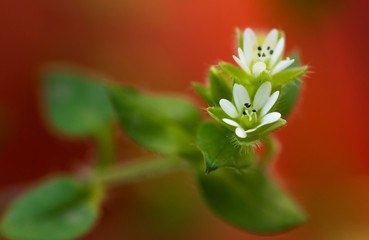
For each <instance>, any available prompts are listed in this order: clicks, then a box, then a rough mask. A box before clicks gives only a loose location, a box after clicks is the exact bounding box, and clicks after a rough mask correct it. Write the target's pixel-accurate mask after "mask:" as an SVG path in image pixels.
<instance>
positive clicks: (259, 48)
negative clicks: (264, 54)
mask: <svg viewBox="0 0 369 240" xmlns="http://www.w3.org/2000/svg"><path fill="white" fill-rule="evenodd" d="M258 50H259V51H261V46H259V47H258ZM268 50H269V49H268Z"/></svg>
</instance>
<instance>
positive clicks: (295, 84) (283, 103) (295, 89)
mask: <svg viewBox="0 0 369 240" xmlns="http://www.w3.org/2000/svg"><path fill="white" fill-rule="evenodd" d="M292 58H293V59H295V61H294V62H293V63H292V64H291V66H289V67H288V69H287V70H289V69H293V68H296V67H298V65H299V57H298V53H294V54H292ZM301 85H302V82H301V80H300V79H298V78H296V79H294V80H292V81H291V82H289V83H287V84H284V85H282V86H278V87H277V88H280V89H278V90H280V93H281V95H280V97H279V100H278V102H277V104H276V108H275V111H277V112H279V113H281V114H282V118H287V117H288V115H289V114H290V113H291V111H292V109H293V107H294V106H295V103H296V101H297V99H298V96H299V93H300V89H301Z"/></svg>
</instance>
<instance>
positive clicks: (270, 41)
mask: <svg viewBox="0 0 369 240" xmlns="http://www.w3.org/2000/svg"><path fill="white" fill-rule="evenodd" d="M284 47H285V38H284V35H283V33H282V32H281V31H278V30H276V29H273V30H271V31H270V32H269V33H268V34H266V35H263V34H258V35H257V34H255V33H254V32H253V31H252V30H251V29H250V28H247V29H246V30H245V31H244V32H243V34H242V35H240V36H239V47H238V56H233V59H234V60H235V62H236V63H237V64H238V66H239V68H237V67H236V66H233V65H232V64H229V63H220V64H219V68H220V70H218V69H217V68H212V69H211V70H210V73H211V74H210V86H209V87H208V88H207V87H203V86H199V85H194V87H195V89H196V90H197V91H198V92H199V94H200V95H201V96H202V97H203V98H204V99H205V100H206V101H207V102H208V103H209V105H211V107H209V108H208V109H207V110H208V112H209V114H210V115H211V116H212V117H213V118H214V119H215V120H217V121H218V122H219V123H220V124H222V125H224V126H225V127H227V128H228V129H230V130H231V131H233V132H234V133H235V136H236V137H237V139H238V141H239V142H240V143H246V144H252V143H254V142H255V141H257V140H258V139H260V137H262V136H263V135H265V134H268V133H269V132H271V131H273V130H275V129H277V128H279V127H281V126H283V125H284V124H285V123H286V121H285V120H284V119H282V117H285V116H283V115H282V114H281V111H280V108H283V106H281V105H283V102H284V101H281V100H280V98H281V97H283V94H286V93H284V92H283V91H284V88H283V86H284V85H285V84H289V83H291V82H292V81H294V80H296V79H298V78H299V77H301V76H302V75H303V74H304V73H305V72H306V71H307V66H303V67H298V66H297V63H296V62H295V61H296V60H295V59H290V58H289V57H287V58H284V57H283V54H284ZM230 80H231V81H230ZM279 102H282V104H279Z"/></svg>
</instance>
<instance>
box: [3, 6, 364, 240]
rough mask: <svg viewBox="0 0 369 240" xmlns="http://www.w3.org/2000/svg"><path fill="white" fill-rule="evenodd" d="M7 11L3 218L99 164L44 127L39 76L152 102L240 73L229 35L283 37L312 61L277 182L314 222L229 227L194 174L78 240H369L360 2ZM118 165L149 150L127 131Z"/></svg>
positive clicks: (134, 188) (151, 185)
mask: <svg viewBox="0 0 369 240" xmlns="http://www.w3.org/2000/svg"><path fill="white" fill-rule="evenodd" d="M0 2H1V8H0V29H1V33H0V73H1V80H0V81H1V85H0V161H1V165H0V208H2V209H3V208H4V207H5V206H6V204H7V203H8V202H9V199H12V196H15V195H17V194H18V193H19V192H20V191H22V189H24V188H25V187H26V186H28V185H29V184H32V183H34V182H37V180H39V179H42V178H45V177H47V176H49V175H50V174H51V173H55V172H65V171H77V170H78V169H81V168H83V167H84V166H86V165H87V164H88V163H89V162H90V161H91V159H92V157H93V156H94V153H95V150H94V144H93V143H92V142H91V140H89V139H66V138H64V137H61V136H58V135H57V134H55V133H53V131H51V130H50V127H49V126H48V124H47V120H45V119H44V117H43V111H42V108H41V106H42V102H41V98H40V75H39V73H40V70H41V69H42V67H43V66H45V64H48V63H52V62H65V63H70V64H73V65H76V66H79V67H82V68H87V69H91V70H93V71H97V72H100V73H103V74H105V75H107V76H109V77H111V78H112V79H114V81H116V82H121V83H129V84H131V85H134V86H137V87H140V88H143V89H146V90H148V91H152V92H160V93H169V92H170V93H176V94H178V95H182V96H187V97H188V98H191V99H193V101H195V102H197V103H198V104H199V106H200V107H205V104H204V103H203V102H202V101H201V99H200V98H199V97H198V96H197V95H196V94H195V92H194V91H193V90H192V89H191V87H190V83H191V82H193V81H197V82H203V81H205V78H206V76H207V70H208V68H209V66H211V65H213V64H216V63H217V62H218V61H219V60H224V61H230V62H232V54H234V53H235V51H236V48H235V46H236V40H235V34H234V29H235V27H240V28H245V27H252V28H255V29H260V30H269V29H270V28H273V27H277V28H281V29H283V30H284V31H285V33H286V35H287V51H292V50H294V49H299V50H300V51H301V57H302V62H303V63H305V64H309V66H310V73H309V74H308V77H306V78H305V81H304V87H303V91H302V96H301V98H300V100H299V103H298V108H297V109H296V110H295V111H294V112H293V114H292V115H291V116H290V118H289V119H288V127H286V128H283V129H281V130H279V131H277V133H276V135H277V137H278V138H279V139H280V142H281V145H282V148H281V152H280V154H279V155H278V158H277V159H276V161H275V163H274V166H273V168H274V173H275V175H276V178H277V179H278V181H279V182H280V183H281V184H283V186H284V187H285V188H286V189H287V190H288V191H289V192H290V193H291V194H292V195H293V196H294V198H295V199H296V200H297V201H298V202H299V203H300V204H301V205H302V206H303V208H304V209H305V211H306V212H307V213H308V214H309V216H310V220H309V222H308V223H307V224H306V225H304V226H301V227H299V228H297V229H294V230H292V231H289V232H286V233H283V234H280V235H275V236H255V235H252V234H248V233H246V232H243V231H241V230H238V229H236V228H234V227H232V226H229V225H227V224H226V223H224V222H222V221H221V220H219V219H218V218H216V217H215V216H213V214H212V213H211V212H210V211H209V210H208V209H207V207H206V206H205V204H204V203H203V202H202V200H201V198H200V196H199V193H198V192H197V189H196V187H195V183H194V181H193V180H192V178H191V176H190V175H189V174H187V173H175V174H170V175H168V176H164V177H160V178H158V179H155V180H152V181H145V182H141V183H134V184H130V185H126V186H123V187H118V188H115V189H113V190H112V191H111V193H110V195H109V196H108V197H107V200H106V202H105V204H104V211H103V214H102V217H101V218H100V220H99V222H98V224H97V226H96V227H95V228H94V229H93V230H92V231H91V232H90V233H88V234H87V235H85V236H84V237H82V238H81V239H83V240H95V239H96V240H97V239H108V240H118V239H119V240H120V239H213V240H221V239H247V240H254V239H255V240H256V239H257V240H259V239H273V240H274V239H275V240H277V239H278V240H312V239H314V240H315V239H318V240H320V239H321V240H365V239H369V204H368V203H369V154H368V147H367V145H368V143H369V141H368V138H367V136H368V134H369V131H368V130H369V127H368V119H369V111H368V104H369V102H368V98H367V92H368V91H369V77H368V63H369V61H368V56H369V45H368V44H369V31H368V25H369V14H368V11H369V5H368V2H367V1H365V0H310V1H309V0H301V1H295V0H280V1H275V0H228V1H218V0H196V1H195V0H187V1H184V0H135V1H130V0H109V1H101V0H100V1H99V0H81V1H71V0H66V1H47V0H34V1H27V0H19V1H10V0H2V1H0ZM115 138H116V141H117V146H118V147H117V158H118V159H119V161H126V160H129V159H130V158H132V157H135V156H140V155H144V154H146V153H147V152H146V151H145V150H142V149H141V148H140V147H139V146H137V145H136V144H135V143H134V142H132V141H131V140H130V139H128V137H126V136H125V135H124V133H123V132H122V131H120V130H117V132H116V136H115Z"/></svg>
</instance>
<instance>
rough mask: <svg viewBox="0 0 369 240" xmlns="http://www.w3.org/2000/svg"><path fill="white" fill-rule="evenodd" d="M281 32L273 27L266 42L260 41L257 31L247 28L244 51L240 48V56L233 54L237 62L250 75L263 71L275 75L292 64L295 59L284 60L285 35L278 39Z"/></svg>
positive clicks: (257, 74)
mask: <svg viewBox="0 0 369 240" xmlns="http://www.w3.org/2000/svg"><path fill="white" fill-rule="evenodd" d="M278 36H279V32H278V30H277V29H273V30H271V31H270V32H269V34H268V35H267V36H266V38H265V40H264V42H258V39H257V37H256V35H255V33H254V32H253V31H252V30H251V29H250V28H247V29H246V30H245V32H244V34H243V51H242V49H241V48H238V56H239V57H236V56H233V59H234V60H235V61H236V62H237V64H238V65H239V66H240V67H241V68H242V69H243V70H244V71H245V72H247V73H248V74H249V75H252V76H254V77H257V76H259V75H260V74H261V73H262V72H263V71H265V72H267V73H270V74H271V75H274V74H276V73H279V72H281V71H283V70H284V69H286V68H287V67H288V66H290V65H291V64H292V63H293V61H294V59H289V58H287V59H286V60H282V61H281V58H282V53H283V49H284V37H281V38H280V39H279V40H278Z"/></svg>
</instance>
